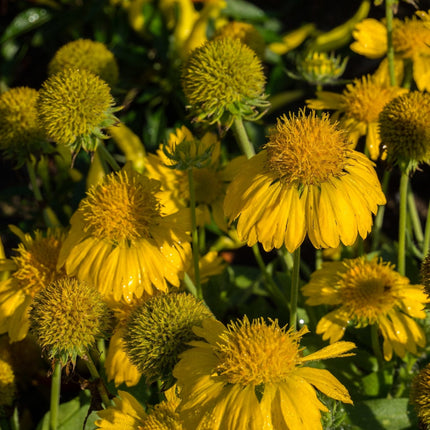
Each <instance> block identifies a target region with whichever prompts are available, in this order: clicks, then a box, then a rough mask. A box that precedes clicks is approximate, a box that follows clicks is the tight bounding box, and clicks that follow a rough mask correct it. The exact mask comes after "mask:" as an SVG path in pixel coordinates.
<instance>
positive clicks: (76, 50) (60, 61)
mask: <svg viewBox="0 0 430 430" xmlns="http://www.w3.org/2000/svg"><path fill="white" fill-rule="evenodd" d="M67 69H85V70H88V71H90V72H92V73H94V74H95V75H97V76H99V77H100V78H102V79H103V80H104V81H106V82H107V83H108V84H109V85H111V86H112V85H115V84H116V82H117V81H118V65H117V63H116V60H115V57H114V55H113V54H112V52H110V51H109V49H107V48H106V45H104V44H103V43H101V42H96V41H94V40H90V39H78V40H74V41H73V42H69V43H66V44H65V45H63V46H62V47H61V48H60V49H59V50H58V51H57V52H56V53H55V55H54V57H53V58H52V60H51V61H50V63H49V65H48V72H49V74H50V75H55V74H56V73H58V72H60V71H62V70H67Z"/></svg>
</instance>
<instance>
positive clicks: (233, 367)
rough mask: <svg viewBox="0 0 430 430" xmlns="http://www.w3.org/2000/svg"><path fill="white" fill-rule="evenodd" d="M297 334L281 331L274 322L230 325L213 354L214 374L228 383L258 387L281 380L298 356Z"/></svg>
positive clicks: (292, 367)
mask: <svg viewBox="0 0 430 430" xmlns="http://www.w3.org/2000/svg"><path fill="white" fill-rule="evenodd" d="M300 337H301V334H300V332H299V333H293V332H290V331H285V327H284V328H281V327H279V325H278V322H277V321H274V322H272V324H271V325H270V326H268V325H266V323H265V322H264V320H263V319H260V320H253V321H252V322H251V323H250V322H249V320H248V319H247V318H246V317H245V318H244V320H243V322H238V323H232V324H230V325H229V327H228V329H227V331H225V332H224V333H223V334H222V335H221V336H220V339H221V341H220V342H219V343H218V344H217V347H216V349H215V354H216V355H217V356H218V358H219V365H218V366H217V368H216V372H217V373H218V374H219V375H220V376H223V377H224V378H225V379H226V381H227V382H228V383H230V384H240V385H243V386H245V385H254V386H257V385H260V384H264V383H268V382H279V381H282V380H285V378H286V377H287V376H288V374H289V373H291V371H292V370H293V369H294V367H295V366H296V362H297V360H298V358H300V357H299V353H300V350H299V342H298V340H299V338H300Z"/></svg>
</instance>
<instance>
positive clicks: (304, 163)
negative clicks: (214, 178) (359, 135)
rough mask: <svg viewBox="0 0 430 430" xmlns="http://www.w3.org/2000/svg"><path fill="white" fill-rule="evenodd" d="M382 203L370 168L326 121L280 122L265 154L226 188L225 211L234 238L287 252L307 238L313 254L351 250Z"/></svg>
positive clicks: (307, 117) (325, 117)
mask: <svg viewBox="0 0 430 430" xmlns="http://www.w3.org/2000/svg"><path fill="white" fill-rule="evenodd" d="M382 204H385V197H384V194H383V193H382V191H381V186H380V184H379V181H378V178H377V176H376V173H375V170H374V168H373V165H372V162H371V161H370V160H369V159H368V158H367V157H366V156H365V155H363V154H361V153H359V152H357V151H354V150H353V149H352V148H351V146H350V143H349V142H348V141H347V138H346V135H345V132H344V131H341V130H339V129H338V128H337V125H336V124H333V123H332V122H331V121H330V120H329V118H328V115H323V116H322V117H321V118H318V117H317V116H316V115H315V112H312V113H311V114H310V115H307V114H306V112H305V111H301V112H300V113H299V114H298V115H294V114H290V116H289V117H287V116H285V115H284V116H283V117H281V118H280V119H278V124H277V126H276V128H274V129H273V130H272V131H271V133H270V135H269V142H268V143H267V144H266V145H265V147H264V149H263V150H262V151H261V152H260V153H258V154H257V155H255V156H254V157H252V158H251V159H249V160H247V162H246V164H245V165H244V166H243V167H242V168H241V170H240V171H239V172H238V173H237V175H236V177H235V178H234V180H233V181H232V182H231V184H230V185H229V187H228V188H227V194H226V198H225V201H224V210H225V213H226V215H227V217H228V218H229V219H230V221H233V220H235V219H238V223H237V233H238V236H239V240H244V241H246V242H247V244H248V246H253V245H254V244H255V243H257V242H260V243H261V244H262V245H263V248H264V249H265V250H266V251H269V250H271V249H272V248H280V247H282V245H285V247H286V248H287V249H288V251H290V252H293V251H294V250H295V249H297V248H298V247H299V246H300V245H301V243H302V242H303V240H304V239H305V236H306V234H307V235H308V236H309V239H310V240H311V242H312V244H313V245H314V246H315V247H316V248H336V247H337V246H338V245H339V243H340V242H342V243H343V244H344V245H352V244H354V242H355V240H356V238H357V234H359V235H360V236H361V237H362V238H365V237H366V236H367V234H368V233H369V232H370V230H371V226H372V213H376V212H377V209H378V205H382Z"/></svg>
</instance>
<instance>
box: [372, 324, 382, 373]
mask: <svg viewBox="0 0 430 430" xmlns="http://www.w3.org/2000/svg"><path fill="white" fill-rule="evenodd" d="M370 337H371V342H372V349H373V353H374V354H375V357H376V360H377V361H378V370H382V369H383V367H384V357H383V356H382V351H381V345H380V343H379V335H378V324H377V323H375V324H372V325H371V326H370Z"/></svg>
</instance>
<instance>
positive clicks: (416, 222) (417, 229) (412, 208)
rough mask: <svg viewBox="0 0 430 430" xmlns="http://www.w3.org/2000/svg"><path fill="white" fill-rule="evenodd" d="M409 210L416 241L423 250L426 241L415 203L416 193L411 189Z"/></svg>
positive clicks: (409, 192)
mask: <svg viewBox="0 0 430 430" xmlns="http://www.w3.org/2000/svg"><path fill="white" fill-rule="evenodd" d="M408 209H409V216H410V219H411V221H412V228H413V229H414V233H415V239H416V240H417V242H418V244H419V245H420V248H421V245H422V243H423V241H424V234H423V229H422V227H421V221H420V217H419V215H418V211H417V205H416V203H415V198H414V193H413V192H412V189H411V187H409V188H408Z"/></svg>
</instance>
